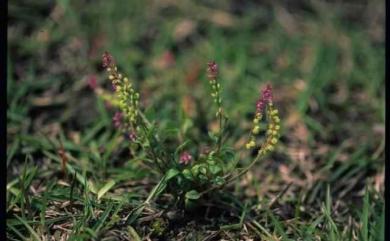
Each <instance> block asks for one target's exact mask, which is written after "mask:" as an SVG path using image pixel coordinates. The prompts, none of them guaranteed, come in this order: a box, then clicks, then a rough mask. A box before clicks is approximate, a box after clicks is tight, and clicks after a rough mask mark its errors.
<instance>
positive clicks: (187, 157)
mask: <svg viewBox="0 0 390 241" xmlns="http://www.w3.org/2000/svg"><path fill="white" fill-rule="evenodd" d="M191 161H192V156H191V154H190V153H188V152H187V151H185V152H183V153H182V154H181V155H180V160H179V163H180V164H184V165H187V164H188V163H190V162H191Z"/></svg>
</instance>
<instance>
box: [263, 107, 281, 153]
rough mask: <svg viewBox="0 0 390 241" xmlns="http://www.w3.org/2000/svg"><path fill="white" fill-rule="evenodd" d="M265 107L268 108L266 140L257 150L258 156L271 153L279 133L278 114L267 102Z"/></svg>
mask: <svg viewBox="0 0 390 241" xmlns="http://www.w3.org/2000/svg"><path fill="white" fill-rule="evenodd" d="M267 107H268V108H267V117H268V122H269V123H268V125H267V133H266V140H265V142H264V143H263V145H262V146H261V147H260V150H259V154H260V155H264V154H266V153H267V152H269V151H273V150H274V148H275V145H276V143H277V142H278V139H279V132H280V118H279V115H278V113H279V112H278V110H277V109H275V107H274V106H273V104H272V102H269V103H268V105H267Z"/></svg>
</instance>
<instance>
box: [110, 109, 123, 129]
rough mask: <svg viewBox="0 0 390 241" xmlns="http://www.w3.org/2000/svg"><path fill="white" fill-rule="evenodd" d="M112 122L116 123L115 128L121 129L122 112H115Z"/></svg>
mask: <svg viewBox="0 0 390 241" xmlns="http://www.w3.org/2000/svg"><path fill="white" fill-rule="evenodd" d="M112 122H113V123H114V126H115V128H119V127H120V126H121V125H122V112H115V115H114V117H113V118H112Z"/></svg>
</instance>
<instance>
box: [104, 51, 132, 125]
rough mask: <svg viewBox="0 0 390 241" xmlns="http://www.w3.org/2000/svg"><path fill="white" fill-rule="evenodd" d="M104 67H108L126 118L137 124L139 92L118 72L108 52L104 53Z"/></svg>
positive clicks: (120, 106) (129, 121)
mask: <svg viewBox="0 0 390 241" xmlns="http://www.w3.org/2000/svg"><path fill="white" fill-rule="evenodd" d="M103 67H104V68H106V70H107V72H108V74H109V76H108V78H109V79H110V80H111V81H112V86H113V90H114V91H115V93H116V95H117V97H118V101H119V108H120V109H121V111H122V113H123V118H124V120H126V121H127V122H128V123H130V124H131V125H135V124H136V119H137V116H138V106H139V94H138V93H137V92H136V91H135V90H134V88H133V86H132V84H131V83H130V81H129V79H128V78H127V77H123V76H122V74H121V73H119V72H118V69H117V67H116V65H115V62H114V59H113V57H112V56H111V55H110V54H109V53H107V52H105V53H104V54H103Z"/></svg>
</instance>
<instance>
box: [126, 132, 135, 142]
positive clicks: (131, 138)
mask: <svg viewBox="0 0 390 241" xmlns="http://www.w3.org/2000/svg"><path fill="white" fill-rule="evenodd" d="M126 138H127V139H129V140H130V141H136V140H137V134H136V133H135V131H130V132H129V133H127V134H126Z"/></svg>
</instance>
